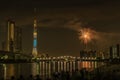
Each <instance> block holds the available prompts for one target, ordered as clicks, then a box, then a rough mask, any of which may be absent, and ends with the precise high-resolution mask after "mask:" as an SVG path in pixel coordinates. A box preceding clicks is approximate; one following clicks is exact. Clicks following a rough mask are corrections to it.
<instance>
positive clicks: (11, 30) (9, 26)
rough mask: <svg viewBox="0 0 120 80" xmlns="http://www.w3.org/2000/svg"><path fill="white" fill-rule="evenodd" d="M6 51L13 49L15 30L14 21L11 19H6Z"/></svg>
mask: <svg viewBox="0 0 120 80" xmlns="http://www.w3.org/2000/svg"><path fill="white" fill-rule="evenodd" d="M7 30H8V34H7V51H11V52H13V51H14V32H15V31H14V30H15V22H14V21H12V20H8V21H7Z"/></svg>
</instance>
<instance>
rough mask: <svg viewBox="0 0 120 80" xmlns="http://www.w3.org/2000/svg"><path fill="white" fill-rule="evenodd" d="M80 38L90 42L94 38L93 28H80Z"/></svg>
mask: <svg viewBox="0 0 120 80" xmlns="http://www.w3.org/2000/svg"><path fill="white" fill-rule="evenodd" d="M79 39H80V40H82V41H83V42H84V43H85V44H87V43H88V42H90V41H91V40H92V39H93V38H92V32H91V30H90V29H89V28H83V29H80V37H79Z"/></svg>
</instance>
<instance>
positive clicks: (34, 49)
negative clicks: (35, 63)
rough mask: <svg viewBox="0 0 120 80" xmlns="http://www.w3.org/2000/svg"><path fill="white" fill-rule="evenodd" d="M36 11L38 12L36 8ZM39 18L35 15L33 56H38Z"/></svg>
mask: <svg viewBox="0 0 120 80" xmlns="http://www.w3.org/2000/svg"><path fill="white" fill-rule="evenodd" d="M34 12H35V13H36V9H35V10H34ZM37 54H38V52H37V19H36V17H34V29H33V51H32V55H33V57H37Z"/></svg>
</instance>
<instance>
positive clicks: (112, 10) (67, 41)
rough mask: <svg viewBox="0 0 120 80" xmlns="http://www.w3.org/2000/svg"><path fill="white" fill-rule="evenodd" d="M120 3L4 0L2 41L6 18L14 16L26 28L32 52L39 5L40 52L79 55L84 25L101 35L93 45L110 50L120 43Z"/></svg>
mask: <svg viewBox="0 0 120 80" xmlns="http://www.w3.org/2000/svg"><path fill="white" fill-rule="evenodd" d="M119 4H120V0H66V1H65V0H18V1H17V0H9V1H8V0H3V1H2V0H1V2H0V44H1V43H2V42H3V41H4V40H5V39H6V35H5V34H6V31H5V30H6V28H5V25H6V21H7V19H9V18H12V19H13V20H14V21H15V23H16V26H19V27H21V28H22V29H23V37H22V38H23V39H22V41H23V51H24V52H25V53H31V52H32V46H33V44H32V42H33V41H32V40H33V39H32V38H33V36H32V35H33V34H32V32H33V19H34V8H36V9H37V12H36V16H37V20H38V52H39V53H41V54H42V53H46V54H49V55H50V56H60V55H74V56H77V55H79V51H80V50H81V49H82V48H83V43H82V42H81V41H80V40H79V30H80V29H82V28H90V29H91V30H93V31H95V33H96V34H95V35H97V36H98V38H97V39H96V40H93V41H91V45H92V47H94V48H95V49H97V50H106V49H107V48H108V47H109V46H110V45H114V44H116V43H120V32H119V31H120V22H119V21H120V5H119ZM93 36H94V34H93ZM89 44H90V43H89ZM0 48H1V45H0Z"/></svg>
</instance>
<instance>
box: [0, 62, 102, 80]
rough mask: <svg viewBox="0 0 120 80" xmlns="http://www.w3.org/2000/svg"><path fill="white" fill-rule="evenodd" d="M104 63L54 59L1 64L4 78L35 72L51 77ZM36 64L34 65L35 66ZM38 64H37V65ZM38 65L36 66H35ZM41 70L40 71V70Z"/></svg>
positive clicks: (89, 68) (90, 68)
mask: <svg viewBox="0 0 120 80" xmlns="http://www.w3.org/2000/svg"><path fill="white" fill-rule="evenodd" d="M101 64H102V65H103V63H97V62H89V61H83V62H81V61H77V62H75V61H69V62H67V61H57V62H56V61H53V62H45V61H42V62H39V64H38V63H34V64H33V63H20V64H4V65H1V67H2V68H1V69H0V71H1V73H0V74H2V73H3V74H4V75H3V77H4V78H10V77H11V76H16V77H18V76H19V75H21V74H22V75H24V76H25V77H28V76H29V75H31V74H32V73H33V75H36V74H39V75H40V76H41V77H43V78H45V77H49V78H50V77H51V74H52V73H53V72H61V71H69V72H71V73H72V71H73V70H76V69H78V70H80V69H82V68H86V69H88V70H92V69H94V68H97V67H98V66H100V65H101ZM33 65H34V66H33ZM35 65H36V66H35ZM35 67H36V68H35ZM38 70H39V71H38Z"/></svg>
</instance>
